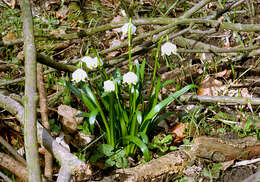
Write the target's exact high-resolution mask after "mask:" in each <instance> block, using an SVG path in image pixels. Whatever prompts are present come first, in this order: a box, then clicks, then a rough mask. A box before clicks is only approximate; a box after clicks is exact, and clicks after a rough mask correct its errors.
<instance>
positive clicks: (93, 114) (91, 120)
mask: <svg viewBox="0 0 260 182" xmlns="http://www.w3.org/2000/svg"><path fill="white" fill-rule="evenodd" d="M97 115H98V109H95V110H93V111H91V113H90V115H89V126H90V130H91V132H92V133H93V131H94V124H95V121H96V117H97Z"/></svg>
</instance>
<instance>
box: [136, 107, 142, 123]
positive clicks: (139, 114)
mask: <svg viewBox="0 0 260 182" xmlns="http://www.w3.org/2000/svg"><path fill="white" fill-rule="evenodd" d="M136 119H137V122H138V123H139V124H141V123H142V120H143V118H142V112H141V111H139V110H138V111H136Z"/></svg>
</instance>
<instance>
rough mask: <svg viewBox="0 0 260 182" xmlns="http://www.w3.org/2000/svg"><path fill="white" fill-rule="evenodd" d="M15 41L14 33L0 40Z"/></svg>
mask: <svg viewBox="0 0 260 182" xmlns="http://www.w3.org/2000/svg"><path fill="white" fill-rule="evenodd" d="M15 39H17V37H16V34H15V33H8V34H7V35H6V36H4V37H3V38H2V40H3V41H8V40H15Z"/></svg>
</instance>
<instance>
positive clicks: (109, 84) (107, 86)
mask: <svg viewBox="0 0 260 182" xmlns="http://www.w3.org/2000/svg"><path fill="white" fill-rule="evenodd" d="M104 90H105V91H106V92H112V91H115V83H114V82H113V81H111V80H107V81H105V82H104Z"/></svg>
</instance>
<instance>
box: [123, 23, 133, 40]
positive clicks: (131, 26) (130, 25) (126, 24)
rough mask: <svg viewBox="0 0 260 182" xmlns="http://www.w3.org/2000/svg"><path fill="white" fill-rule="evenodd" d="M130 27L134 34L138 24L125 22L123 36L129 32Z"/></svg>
mask: <svg viewBox="0 0 260 182" xmlns="http://www.w3.org/2000/svg"><path fill="white" fill-rule="evenodd" d="M128 27H129V29H130V31H131V35H133V34H134V33H135V31H136V26H134V25H133V24H132V23H125V24H124V25H123V26H122V28H121V31H122V33H123V34H122V37H123V36H127V33H128Z"/></svg>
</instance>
